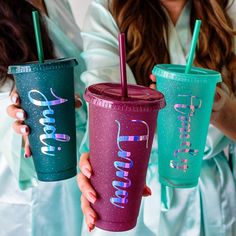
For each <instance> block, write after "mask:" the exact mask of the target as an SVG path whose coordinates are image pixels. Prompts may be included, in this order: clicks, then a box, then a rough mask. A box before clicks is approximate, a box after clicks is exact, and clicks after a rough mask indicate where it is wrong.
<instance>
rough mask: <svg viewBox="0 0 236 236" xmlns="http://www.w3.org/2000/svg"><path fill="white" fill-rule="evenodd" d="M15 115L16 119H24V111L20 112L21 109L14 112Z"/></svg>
mask: <svg viewBox="0 0 236 236" xmlns="http://www.w3.org/2000/svg"><path fill="white" fill-rule="evenodd" d="M16 117H17V118H18V119H20V120H24V119H25V114H24V112H22V111H18V112H17V113H16Z"/></svg>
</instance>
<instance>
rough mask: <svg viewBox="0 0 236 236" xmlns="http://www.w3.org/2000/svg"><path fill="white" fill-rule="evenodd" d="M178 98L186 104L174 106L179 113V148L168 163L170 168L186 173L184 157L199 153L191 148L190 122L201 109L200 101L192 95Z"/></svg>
mask: <svg viewBox="0 0 236 236" xmlns="http://www.w3.org/2000/svg"><path fill="white" fill-rule="evenodd" d="M178 97H181V98H182V99H185V101H186V102H185V103H184V104H175V105H174V109H175V111H177V112H178V113H180V115H179V116H178V120H179V121H180V123H181V127H180V128H179V134H180V135H179V138H180V147H179V149H177V150H175V151H174V154H173V155H174V157H175V159H174V160H171V161H170V167H171V168H174V169H179V170H182V171H183V172H186V171H187V169H188V157H186V154H188V155H189V156H196V155H197V154H198V152H199V150H198V149H194V148H192V147H191V146H192V144H191V142H190V138H191V120H192V117H193V116H194V114H195V112H196V110H197V109H200V108H201V106H202V100H201V99H200V98H199V97H197V96H192V95H178Z"/></svg>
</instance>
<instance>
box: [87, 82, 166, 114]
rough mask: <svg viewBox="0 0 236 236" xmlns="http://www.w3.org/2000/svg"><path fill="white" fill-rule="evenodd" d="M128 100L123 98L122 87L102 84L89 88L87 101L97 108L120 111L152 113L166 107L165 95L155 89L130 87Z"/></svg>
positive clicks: (137, 86) (113, 84) (114, 84)
mask: <svg viewBox="0 0 236 236" xmlns="http://www.w3.org/2000/svg"><path fill="white" fill-rule="evenodd" d="M128 93H129V96H128V98H125V99H124V98H122V96H121V85H120V84H116V83H101V84H94V85H91V86H89V87H88V88H87V89H86V91H85V94H84V98H85V100H86V101H87V102H88V103H90V104H93V105H95V106H100V107H103V108H107V109H112V110H119V111H134V112H150V111H156V110H160V109H162V108H163V107H165V105H166V103H165V99H164V95H163V94H162V93H160V92H158V91H156V90H154V89H150V88H147V87H144V86H139V85H128Z"/></svg>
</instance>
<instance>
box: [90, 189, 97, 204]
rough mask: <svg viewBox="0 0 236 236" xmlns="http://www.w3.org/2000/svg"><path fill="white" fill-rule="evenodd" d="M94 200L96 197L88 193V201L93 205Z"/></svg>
mask: <svg viewBox="0 0 236 236" xmlns="http://www.w3.org/2000/svg"><path fill="white" fill-rule="evenodd" d="M96 200H97V198H96V196H95V195H94V194H93V193H92V192H90V193H89V201H90V202H91V203H93V204H94V203H95V202H96Z"/></svg>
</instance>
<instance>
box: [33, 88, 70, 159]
mask: <svg viewBox="0 0 236 236" xmlns="http://www.w3.org/2000/svg"><path fill="white" fill-rule="evenodd" d="M50 91H51V94H52V95H53V97H54V98H56V99H55V100H52V101H49V100H48V99H47V97H46V96H45V95H44V94H43V93H41V92H40V91H38V90H30V91H29V92H28V98H29V100H30V102H31V103H33V104H34V105H35V106H39V107H45V108H46V109H45V110H44V111H43V118H40V119H39V123H40V124H41V125H42V126H43V131H44V134H41V135H40V136H39V139H40V142H41V143H42V144H43V145H44V146H43V147H41V152H42V153H43V154H45V155H48V156H55V154H54V152H55V150H56V149H57V150H58V151H61V147H54V146H52V145H49V144H47V139H54V140H56V141H58V142H69V141H70V136H69V135H66V134H57V133H56V128H55V126H54V124H55V121H56V120H55V119H54V118H52V117H50V116H51V115H54V110H53V109H52V106H57V105H60V104H63V103H65V102H67V101H68V100H67V99H64V98H60V97H58V96H57V95H56V94H55V93H54V92H53V90H52V88H51V89H50ZM34 95H40V96H41V99H40V100H37V99H35V98H34Z"/></svg>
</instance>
